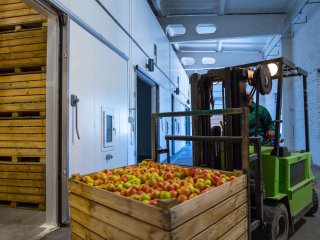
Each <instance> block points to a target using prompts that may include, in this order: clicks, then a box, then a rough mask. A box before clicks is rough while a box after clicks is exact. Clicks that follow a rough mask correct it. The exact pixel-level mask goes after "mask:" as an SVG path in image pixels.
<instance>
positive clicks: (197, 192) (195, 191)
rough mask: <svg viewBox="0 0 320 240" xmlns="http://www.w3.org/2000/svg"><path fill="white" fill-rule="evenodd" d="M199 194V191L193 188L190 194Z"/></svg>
mask: <svg viewBox="0 0 320 240" xmlns="http://www.w3.org/2000/svg"><path fill="white" fill-rule="evenodd" d="M200 192H201V191H200V190H199V189H198V188H194V189H193V192H192V193H195V194H198V195H199V194H200Z"/></svg>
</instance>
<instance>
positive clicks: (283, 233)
mask: <svg viewBox="0 0 320 240" xmlns="http://www.w3.org/2000/svg"><path fill="white" fill-rule="evenodd" d="M264 216H265V221H266V226H265V228H263V229H261V230H260V231H259V238H257V239H259V240H262V239H263V240H287V239H288V234H289V217H288V211H287V208H286V206H285V205H284V204H283V203H280V202H269V201H268V202H265V203H264Z"/></svg>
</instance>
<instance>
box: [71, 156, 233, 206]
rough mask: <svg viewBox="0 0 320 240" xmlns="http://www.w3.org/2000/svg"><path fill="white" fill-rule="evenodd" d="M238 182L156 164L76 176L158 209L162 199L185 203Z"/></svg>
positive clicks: (210, 173)
mask: <svg viewBox="0 0 320 240" xmlns="http://www.w3.org/2000/svg"><path fill="white" fill-rule="evenodd" d="M235 178H236V177H235V176H229V177H228V176H226V175H224V174H221V173H220V172H219V171H217V170H210V169H200V168H189V167H183V166H178V165H171V164H163V163H157V162H153V161H142V162H141V163H140V164H138V165H132V166H126V167H121V168H115V169H105V170H103V171H101V172H97V173H94V174H91V175H85V176H82V177H81V176H80V175H79V174H75V175H73V179H75V180H77V181H80V182H83V183H85V184H88V185H90V186H95V187H97V188H100V189H104V190H108V191H111V192H114V193H115V194H119V195H122V196H125V197H131V198H133V199H135V200H138V201H141V202H143V203H147V204H151V205H157V203H158V201H159V199H176V201H177V202H178V203H182V202H184V201H186V200H188V199H192V198H195V197H197V196H198V195H200V194H202V193H205V192H207V191H209V190H211V189H214V188H215V187H217V186H220V185H222V184H224V183H226V182H227V181H231V180H233V179H235Z"/></svg>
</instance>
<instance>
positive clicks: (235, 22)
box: [158, 14, 286, 43]
mask: <svg viewBox="0 0 320 240" xmlns="http://www.w3.org/2000/svg"><path fill="white" fill-rule="evenodd" d="M158 20H159V22H160V24H161V26H162V27H163V28H164V29H166V27H167V26H168V25H170V24H182V25H184V26H185V27H186V30H187V31H186V33H185V34H184V35H182V36H174V37H169V36H168V38H169V41H170V42H171V43H176V42H190V41H199V40H212V39H224V38H234V37H250V36H259V35H260V36H261V35H270V34H277V33H280V32H281V30H282V29H283V26H284V24H285V20H286V15H285V14H262V15H235V16H233V15H232V16H229V15H224V16H184V17H170V18H169V17H160V18H158ZM200 23H213V24H215V25H216V27H217V30H216V32H215V33H212V34H197V33H196V26H197V25H198V24H200Z"/></svg>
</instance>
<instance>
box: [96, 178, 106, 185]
mask: <svg viewBox="0 0 320 240" xmlns="http://www.w3.org/2000/svg"><path fill="white" fill-rule="evenodd" d="M102 184H104V181H102V180H101V179H97V180H95V181H94V186H100V185H102Z"/></svg>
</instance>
